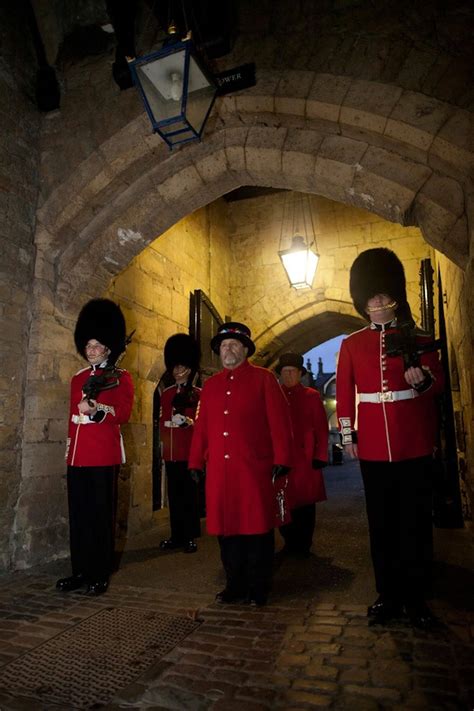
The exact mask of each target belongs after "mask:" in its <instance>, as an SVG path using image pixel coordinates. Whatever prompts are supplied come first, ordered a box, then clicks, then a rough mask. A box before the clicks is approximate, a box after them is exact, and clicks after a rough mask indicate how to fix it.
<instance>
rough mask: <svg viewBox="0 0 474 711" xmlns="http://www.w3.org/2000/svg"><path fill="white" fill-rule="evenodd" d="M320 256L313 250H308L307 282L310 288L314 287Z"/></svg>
mask: <svg viewBox="0 0 474 711" xmlns="http://www.w3.org/2000/svg"><path fill="white" fill-rule="evenodd" d="M318 261H319V255H318V254H315V253H314V252H313V250H312V249H308V257H307V260H306V282H307V284H308V286H313V280H314V275H315V273H316V267H317V266H318Z"/></svg>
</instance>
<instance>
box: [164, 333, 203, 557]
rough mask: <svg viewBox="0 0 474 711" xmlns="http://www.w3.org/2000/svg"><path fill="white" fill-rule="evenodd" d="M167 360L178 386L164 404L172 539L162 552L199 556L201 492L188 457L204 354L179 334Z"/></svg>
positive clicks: (168, 345) (169, 345) (167, 352)
mask: <svg viewBox="0 0 474 711" xmlns="http://www.w3.org/2000/svg"><path fill="white" fill-rule="evenodd" d="M164 356H165V365H166V370H167V373H168V375H169V376H171V377H172V378H173V379H174V381H175V382H174V385H171V386H170V387H168V388H166V389H165V390H164V391H163V393H162V395H161V403H160V423H159V425H160V439H161V443H162V446H163V459H164V462H165V470H166V480H167V484H168V504H169V511H170V528H171V535H170V537H169V538H166V539H165V540H163V541H161V543H160V548H161V549H162V550H173V549H176V548H182V549H183V550H184V552H185V553H195V552H196V551H197V545H196V542H195V540H194V539H195V538H197V537H198V536H200V535H201V525H200V519H199V500H198V488H197V483H196V482H195V481H194V480H193V479H192V478H191V476H190V474H189V471H188V457H189V448H190V446H191V438H192V435H193V430H194V420H195V417H196V409H197V407H198V403H199V396H200V393H201V390H200V388H197V387H195V385H194V384H193V383H194V379H195V376H196V374H197V372H198V370H199V361H200V357H201V354H200V351H199V346H198V344H197V343H196V341H195V339H194V338H193V337H192V336H189V335H188V334H186V333H176V334H175V335H174V336H171V337H170V338H168V340H167V341H166V344H165V352H164Z"/></svg>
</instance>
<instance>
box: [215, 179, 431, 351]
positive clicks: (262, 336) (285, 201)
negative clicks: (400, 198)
mask: <svg viewBox="0 0 474 711" xmlns="http://www.w3.org/2000/svg"><path fill="white" fill-rule="evenodd" d="M308 199H309V205H310V209H311V213H312V216H313V225H314V230H315V237H316V244H315V248H316V251H317V252H318V253H319V255H320V261H319V264H318V268H317V271H316V277H315V281H314V284H313V289H312V290H302V291H297V290H295V289H292V288H290V286H289V283H288V280H287V277H286V274H285V272H284V269H283V267H282V264H281V261H280V259H279V257H278V251H279V250H280V249H287V248H288V247H289V246H290V244H291V234H289V233H288V228H289V224H288V223H289V222H290V223H291V217H292V214H293V213H292V208H291V201H292V196H291V194H289V193H286V192H282V193H277V194H275V195H269V196H265V197H259V198H254V199H251V200H245V201H238V202H231V203H230V205H229V217H230V224H231V225H232V233H231V234H232V245H233V249H232V259H233V267H232V272H231V283H230V290H231V298H232V309H233V311H232V313H233V314H234V315H235V316H236V317H242V318H245V319H246V320H247V323H248V324H249V326H250V327H251V329H252V331H253V334H254V336H255V338H256V339H257V348H258V349H259V350H260V351H262V350H263V351H264V352H266V351H267V350H268V348H269V344H271V346H272V349H274V347H275V339H276V341H277V342H280V343H281V345H282V346H283V345H286V347H289V346H291V347H292V348H296V349H304V350H307V349H308V348H310V347H312V346H315V345H318V344H319V343H321V342H323V341H325V340H327V339H328V338H332V337H333V336H336V335H339V334H340V333H342V332H346V331H347V325H348V324H347V322H346V321H345V319H344V317H345V315H346V314H347V313H353V311H352V305H351V304H352V302H351V299H350V295H349V269H350V267H351V265H352V262H353V261H354V259H355V258H356V257H357V255H358V254H359V253H360V252H361V251H364V250H366V249H371V248H373V247H379V246H384V247H388V248H390V249H393V251H394V252H395V253H396V254H397V255H398V256H399V257H400V259H401V260H402V262H403V265H404V267H405V274H406V279H407V295H408V300H409V302H410V305H411V307H412V310H413V314H414V317H415V319H418V320H419V314H420V300H419V293H420V291H419V268H420V261H421V259H424V258H426V257H430V256H431V257H433V255H434V250H433V249H432V248H431V247H430V246H429V245H428V244H427V243H426V242H425V240H424V239H423V237H422V235H421V233H420V230H419V229H418V228H416V227H401V226H400V225H398V224H395V223H391V222H387V221H386V220H384V219H382V218H381V217H379V216H378V215H375V214H373V213H370V212H368V211H366V210H361V209H359V208H355V207H350V206H347V205H342V204H341V203H337V202H334V201H333V200H328V199H326V198H323V197H318V196H314V195H312V196H308ZM288 212H290V221H289V220H288ZM295 214H296V218H298V217H299V216H300V215H301V212H300V211H299V208H298V207H296V213H295ZM282 220H283V221H284V222H283V224H284V230H283V235H282ZM300 222H301V219H300ZM303 234H304V233H303ZM309 234H310V233H309ZM315 309H319V312H321V311H331V312H333V317H332V322H331V324H330V325H329V326H328V324H326V326H325V329H324V331H323V332H321V333H318V332H314V333H313V334H312V342H310V343H308V340H307V338H308V334H307V333H305V331H307V330H308V327H307V326H306V328H305V322H307V321H308V320H309V319H311V318H312V316H313V315H314V314H315ZM296 324H299V326H300V333H301V335H302V336H304V338H303V340H301V342H298V340H296V341H294V342H293V343H290V342H289V341H288V339H287V338H286V334H287V332H288V331H291V329H292V328H293V327H294V326H295V325H296ZM350 327H351V330H352V329H353V328H354V325H353V324H350ZM273 356H274V357H275V356H276V353H275V352H274V353H273Z"/></svg>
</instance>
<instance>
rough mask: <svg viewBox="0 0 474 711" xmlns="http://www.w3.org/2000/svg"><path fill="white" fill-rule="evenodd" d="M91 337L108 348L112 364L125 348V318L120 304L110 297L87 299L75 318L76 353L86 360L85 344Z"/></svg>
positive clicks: (109, 360)
mask: <svg viewBox="0 0 474 711" xmlns="http://www.w3.org/2000/svg"><path fill="white" fill-rule="evenodd" d="M93 338H94V339H95V340H96V341H99V343H102V345H104V346H107V348H109V349H110V355H109V357H108V359H107V362H108V364H109V365H113V364H114V363H115V361H116V360H117V358H118V357H119V355H120V354H121V353H123V351H124V350H125V340H126V326H125V318H124V316H123V313H122V311H121V309H120V306H118V305H117V304H116V303H114V302H113V301H110V299H92V300H91V301H88V302H87V304H85V305H84V306H83V307H82V309H81V312H80V314H79V317H78V319H77V323H76V330H75V331H74V341H75V342H76V348H77V351H78V353H80V354H81V356H83V358H86V360H87V357H86V345H87V343H88V341H90V340H91V339H93Z"/></svg>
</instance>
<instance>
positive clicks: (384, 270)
mask: <svg viewBox="0 0 474 711" xmlns="http://www.w3.org/2000/svg"><path fill="white" fill-rule="evenodd" d="M349 290H350V293H351V297H352V301H353V302H354V306H355V308H356V309H357V311H358V312H359V313H360V315H361V316H362V317H363V318H365V319H367V320H370V319H369V316H368V315H367V313H366V311H365V309H366V306H367V302H368V300H369V299H371V298H372V297H373V296H375V295H376V294H388V296H391V298H392V299H394V301H396V302H397V318H407V319H411V311H410V306H409V305H408V301H407V294H406V283H405V271H404V269H403V264H402V263H401V261H400V260H399V258H398V257H397V255H396V254H395V252H392V250H390V249H386V248H385V247H377V248H375V249H367V250H366V251H365V252H361V253H360V254H359V256H358V257H357V258H356V259H355V261H354V263H353V265H352V267H351V272H350V279H349Z"/></svg>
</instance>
